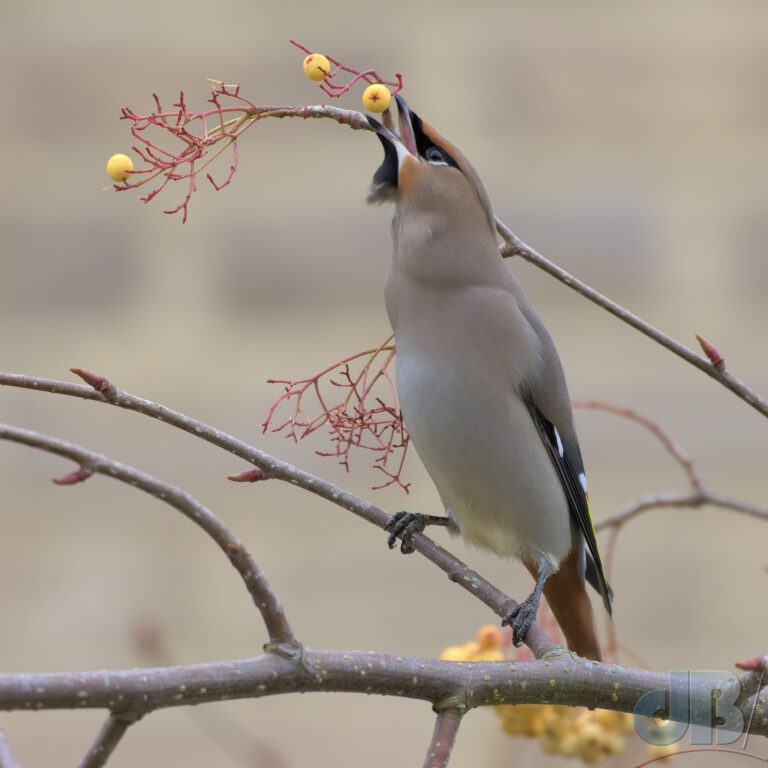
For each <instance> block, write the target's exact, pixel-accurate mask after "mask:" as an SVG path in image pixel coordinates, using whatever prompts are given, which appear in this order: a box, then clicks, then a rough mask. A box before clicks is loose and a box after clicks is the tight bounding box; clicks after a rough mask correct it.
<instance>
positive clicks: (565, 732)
mask: <svg viewBox="0 0 768 768" xmlns="http://www.w3.org/2000/svg"><path fill="white" fill-rule="evenodd" d="M503 640H504V634H503V632H502V631H501V630H500V629H499V628H498V627H495V626H493V625H492V624H488V625H486V626H484V627H481V628H480V629H479V630H478V633H477V637H476V639H475V640H470V641H469V642H467V643H464V644H463V645H452V646H450V647H448V648H446V649H445V650H444V651H443V652H442V654H441V656H440V658H441V659H445V660H447V661H503V660H504V659H506V655H505V653H504V652H503V650H502V644H503ZM494 711H495V712H496V714H497V715H498V717H499V719H500V720H501V726H502V728H503V729H504V730H505V731H506V732H507V733H508V734H509V735H510V736H528V737H535V738H537V739H538V741H539V745H540V747H541V751H542V752H545V753H546V754H550V755H554V754H558V755H562V756H564V757H578V758H581V760H582V761H583V762H585V763H586V764H587V765H596V764H597V763H599V762H601V761H602V760H604V759H605V758H607V757H610V756H611V755H617V754H619V753H620V752H622V751H623V750H624V747H625V745H626V737H627V734H630V733H632V731H633V730H634V724H633V721H632V715H629V714H626V713H624V712H612V711H609V710H607V709H597V710H594V711H592V710H588V709H585V708H584V707H564V706H559V705H556V704H514V705H513V704H504V705H500V706H497V707H494Z"/></svg>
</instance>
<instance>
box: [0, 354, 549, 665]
mask: <svg viewBox="0 0 768 768" xmlns="http://www.w3.org/2000/svg"><path fill="white" fill-rule="evenodd" d="M78 370H79V371H80V372H81V375H84V374H86V373H87V372H83V371H81V369H78ZM87 376H88V380H89V381H91V382H93V386H95V387H99V388H100V390H103V391H104V394H102V392H101V391H97V390H96V389H94V388H93V386H85V385H83V384H72V383H70V382H65V381H56V380H54V379H42V378H37V377H34V376H23V375H20V374H13V373H0V385H3V384H5V385H10V386H15V387H22V388H25V389H33V390H37V391H40V392H51V393H54V394H59V395H67V396H69V397H79V398H83V399H84V400H92V401H95V402H99V403H105V404H108V405H114V406H117V407H118V408H125V409H126V410H129V411H135V412H137V413H142V414H144V415H145V416H149V417H150V418H153V419H158V420H159V421H162V422H163V423H165V424H169V425H170V426H173V427H176V428H177V429H181V430H183V431H185V432H189V433H190V434H191V435H194V436H195V437H198V438H200V439H202V440H205V441H206V442H208V443H211V444H212V445H215V446H217V447H219V448H223V449H224V450H225V451H228V452H229V453H231V454H233V455H235V456H238V457H239V458H241V459H243V460H244V461H247V462H248V463H250V464H253V465H254V466H255V467H258V468H259V469H261V471H262V472H263V473H264V478H265V479H268V478H273V479H276V480H282V481H284V482H287V483H291V484H292V485H295V486H297V487H299V488H302V489H303V490H305V491H309V492H310V493H313V494H315V495H317V496H320V497H321V498H324V499H326V500H327V501H330V502H331V503H332V504H336V505H337V506H340V507H342V508H344V509H346V510H348V511H350V512H352V513H353V514H355V515H357V516H358V517H361V518H363V519H364V520H366V521H367V522H369V523H372V524H373V525H375V526H377V527H378V528H382V529H384V528H385V527H386V525H387V523H388V522H389V519H390V517H391V515H390V514H389V513H388V512H385V511H384V510H383V509H381V508H380V507H377V506H375V505H373V504H371V503H370V502H367V501H366V500H365V499H362V498H360V497H359V496H356V495H355V494H354V493H350V492H349V491H346V490H344V489H343V488H341V487H339V486H337V485H334V484H333V483H329V482H328V481H327V480H323V479H322V478H320V477H317V476H316V475H312V474H310V473H309V472H305V471H304V470H301V469H298V468H297V467H294V466H293V465H291V464H289V463H288V462H285V461H281V460H280V459H277V458H275V457H274V456H270V455H269V454H268V453H265V452H264V451H260V450H258V449H256V448H254V447H253V446H251V445H248V444H247V443H245V442H243V441H242V440H238V439H237V438H235V437H232V436H231V435H228V434H227V433H226V432H222V431H221V430H218V429H214V428H213V427H210V426H208V425H207V424H204V423H203V422H201V421H198V420H197V419H193V418H191V417H189V416H186V415H185V414H183V413H179V412H178V411H174V410H171V409H170V408H167V407H166V406H164V405H159V404H158V403H153V402H152V401H150V400H144V399H142V398H140V397H136V396H135V395H131V394H129V393H127V392H124V391H122V390H119V389H117V388H116V387H115V386H114V385H112V384H111V383H110V382H108V381H107V380H106V379H104V378H103V377H100V376H96V375H95V374H90V373H87ZM411 544H412V546H413V548H414V550H416V551H418V552H420V553H421V554H422V555H423V556H424V557H426V558H427V559H428V560H430V561H431V562H432V563H434V564H435V565H437V567H438V568H440V569H441V570H442V571H444V572H445V573H446V574H448V577H449V578H450V579H451V581H453V582H455V583H457V584H458V585H459V586H461V587H463V588H464V589H466V590H467V591H468V592H469V593H470V594H472V595H474V596H475V597H477V598H478V599H479V600H481V601H482V602H483V603H485V605H487V606H488V607H489V608H490V609H491V610H492V611H493V612H494V613H496V614H497V615H498V616H500V617H504V616H506V615H507V614H508V613H509V611H510V610H511V609H512V607H513V606H514V605H516V602H515V601H514V600H512V599H511V598H509V597H507V595H505V594H504V593H503V592H502V591H501V590H499V589H497V588H496V587H495V586H494V585H493V584H491V583H490V582H489V581H487V580H486V579H484V578H483V577H482V576H480V575H479V574H478V573H476V572H475V571H473V570H472V569H471V568H469V567H468V566H466V565H465V564H464V563H463V562H462V561H461V560H459V559H458V558H457V557H455V556H454V555H452V554H451V553H450V552H448V551H447V550H445V549H443V548H442V547H441V546H440V545H439V544H437V543H435V542H434V541H432V539H430V538H429V537H427V536H425V535H424V534H423V533H419V534H415V535H414V536H413V537H412V538H411ZM525 644H526V645H527V646H528V647H529V648H530V649H531V651H532V652H533V653H534V655H535V656H536V657H537V658H540V657H541V656H542V655H543V654H544V653H546V652H547V651H548V650H550V649H551V648H552V647H553V646H554V645H555V644H554V643H553V642H552V640H551V639H550V638H549V637H548V636H547V634H546V633H545V632H544V631H543V630H542V629H541V628H540V627H539V626H538V625H536V624H535V623H534V624H533V625H532V626H531V628H530V629H529V630H528V633H527V635H526V637H525Z"/></svg>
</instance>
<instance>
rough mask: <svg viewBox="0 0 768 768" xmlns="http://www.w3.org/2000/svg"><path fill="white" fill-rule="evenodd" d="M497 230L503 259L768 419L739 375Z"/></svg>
mask: <svg viewBox="0 0 768 768" xmlns="http://www.w3.org/2000/svg"><path fill="white" fill-rule="evenodd" d="M496 231H497V232H498V233H499V235H500V236H501V238H502V240H504V241H505V242H504V245H502V246H501V249H500V250H501V254H502V256H505V257H508V256H521V257H522V258H524V259H525V260H526V261H528V262H530V263H531V264H534V265H535V266H537V267H538V268H539V269H541V270H543V271H544V272H546V273H547V274H549V275H552V277H554V278H557V279H558V280H559V281H560V282H561V283H564V284H565V285H567V286H568V287H569V288H571V289H573V290H574V291H576V293H579V294H581V295H582V296H584V298H586V299H589V300H590V301H591V302H593V303H595V304H597V305H598V306H599V307H602V308H603V309H605V310H607V311H608V312H610V313H611V314H612V315H614V316H615V317H618V318H619V320H621V321H623V322H625V323H627V325H631V326H632V327H633V328H634V329H635V330H638V331H640V333H643V334H645V335H646V336H648V337H649V338H651V339H653V340H654V341H655V342H656V343H657V344H660V345H661V346H662V347H666V348H667V349H668V350H670V351H671V352H674V354H676V355H677V356H678V357H681V358H682V359H683V360H685V361H687V362H689V363H690V364H691V365H693V366H694V367H696V368H698V369H699V370H700V371H703V372H704V373H706V374H707V376H710V377H711V378H713V379H715V380H716V381H719V382H720V384H722V385H723V386H724V387H726V388H727V389H730V390H731V392H733V393H734V394H735V395H736V396H737V397H739V398H740V399H741V400H743V401H744V402H745V403H748V404H749V405H751V406H752V407H753V408H754V409H755V410H756V411H758V412H759V413H762V414H763V416H768V401H766V400H764V399H763V398H762V397H760V395H758V394H757V393H756V392H754V391H753V390H752V389H750V388H749V387H748V386H747V385H746V384H744V382H742V381H739V379H737V378H736V377H735V376H732V375H731V374H730V373H728V371H726V370H725V366H724V365H718V366H715V365H714V364H713V363H712V362H710V361H709V360H705V359H704V358H703V357H701V356H700V355H697V354H696V353H695V352H693V351H691V350H690V349H688V347H686V346H685V345H683V344H681V343H680V342H678V341H675V340H674V339H673V338H671V337H670V336H667V334H665V333H663V332H662V331H660V330H659V329H658V328H655V327H654V326H652V325H651V324H650V323H647V322H645V320H642V319H641V318H639V317H638V316H637V315H634V314H632V313H631V312H629V311H628V310H626V309H624V307H622V306H620V305H619V304H616V303H615V302H613V301H611V300H610V299H609V298H607V297H606V296H603V295H602V294H601V293H598V292H597V291H596V290H594V288H590V286H588V285H587V284H586V283H583V282H582V281H581V280H578V279H577V278H575V277H574V276H573V275H570V274H568V272H566V271H565V270H564V269H561V268H560V267H558V266H557V265H556V264H553V263H552V262H551V261H549V259H546V258H544V256H542V255H541V254H540V253H538V252H537V251H535V250H534V249H533V248H531V247H530V246H528V245H526V244H525V243H524V242H523V241H522V240H520V238H518V237H517V235H515V234H514V232H512V230H511V229H509V227H507V226H506V225H505V224H504V223H503V222H502V221H500V220H499V219H496Z"/></svg>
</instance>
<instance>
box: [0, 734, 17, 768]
mask: <svg viewBox="0 0 768 768" xmlns="http://www.w3.org/2000/svg"><path fill="white" fill-rule="evenodd" d="M0 768H19V764H18V763H17V762H16V760H15V759H14V757H13V755H12V754H11V747H10V745H9V744H8V741H7V739H6V738H5V733H3V729H2V728H0Z"/></svg>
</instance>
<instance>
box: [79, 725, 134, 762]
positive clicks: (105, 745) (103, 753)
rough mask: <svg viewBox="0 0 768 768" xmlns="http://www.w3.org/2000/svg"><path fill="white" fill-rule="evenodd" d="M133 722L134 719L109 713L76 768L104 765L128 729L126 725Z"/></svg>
mask: <svg viewBox="0 0 768 768" xmlns="http://www.w3.org/2000/svg"><path fill="white" fill-rule="evenodd" d="M134 722H135V720H132V719H125V718H118V717H115V716H114V715H112V714H110V715H109V716H108V717H107V719H106V721H105V722H104V725H102V727H101V730H100V731H99V733H98V735H97V736H96V740H95V741H94V742H93V746H91V748H90V749H89V750H88V754H87V755H86V756H85V757H84V758H83V760H82V762H81V763H80V765H79V766H78V768H101V766H103V765H106V764H107V760H109V757H110V755H111V754H112V753H113V752H114V751H115V747H117V745H118V744H119V743H120V739H122V738H123V735H124V734H125V732H126V731H127V730H128V726H130V725H132V724H133V723H134Z"/></svg>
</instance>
